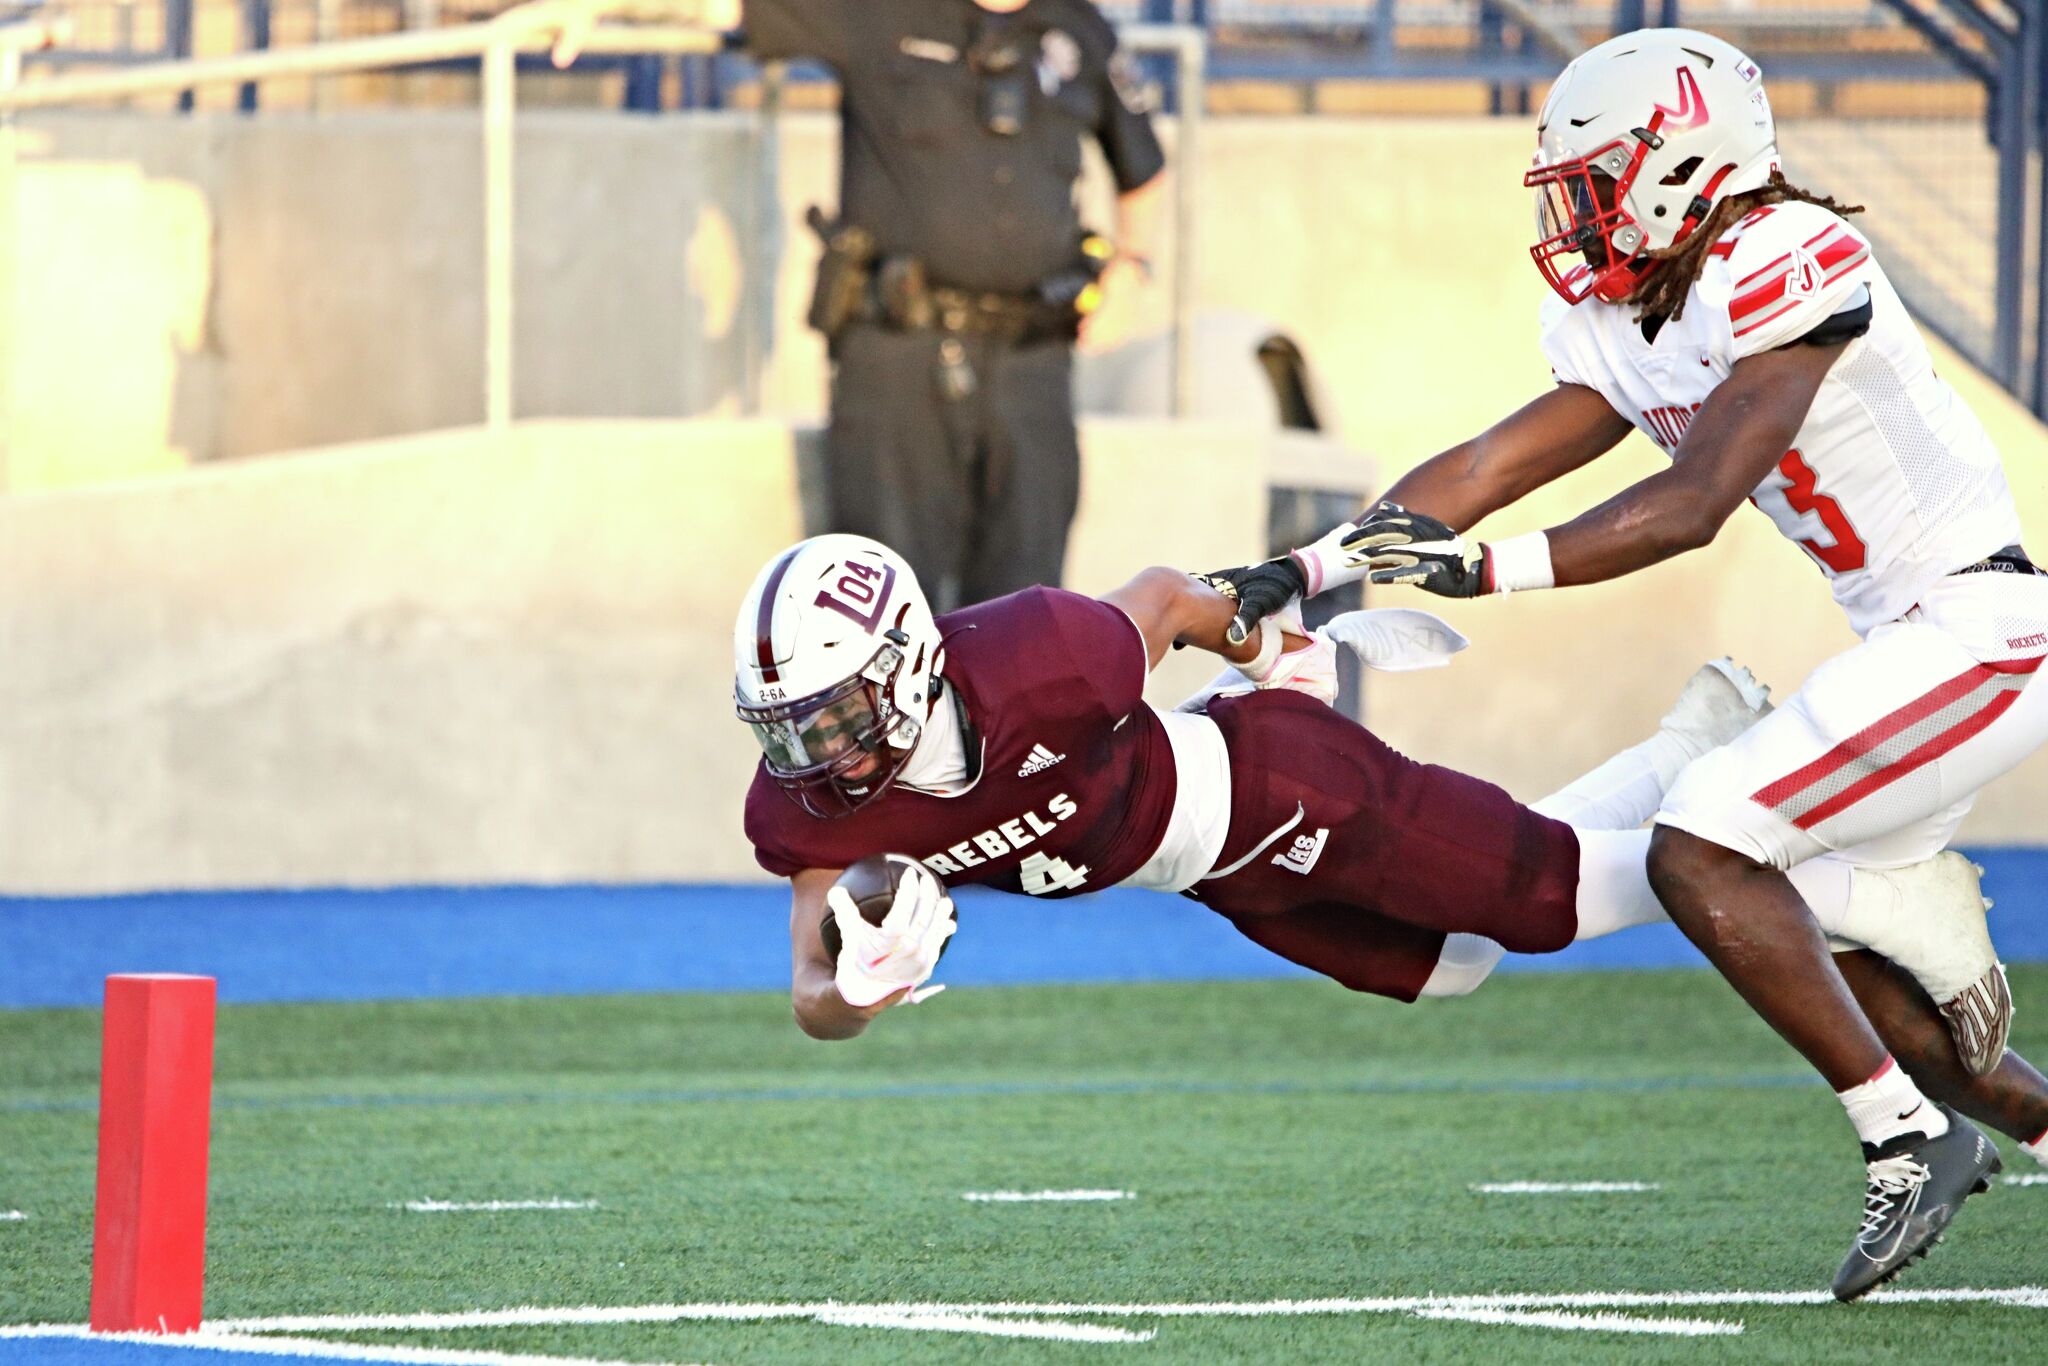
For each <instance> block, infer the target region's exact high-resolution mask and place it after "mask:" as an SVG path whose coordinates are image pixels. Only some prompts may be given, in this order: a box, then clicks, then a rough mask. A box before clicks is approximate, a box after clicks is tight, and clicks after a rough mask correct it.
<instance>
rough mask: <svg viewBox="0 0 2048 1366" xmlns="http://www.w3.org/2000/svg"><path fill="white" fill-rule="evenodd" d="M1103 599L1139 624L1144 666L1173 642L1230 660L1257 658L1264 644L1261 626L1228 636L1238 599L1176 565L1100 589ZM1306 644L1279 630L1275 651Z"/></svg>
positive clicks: (1162, 655)
mask: <svg viewBox="0 0 2048 1366" xmlns="http://www.w3.org/2000/svg"><path fill="white" fill-rule="evenodd" d="M1102 600H1103V601H1104V602H1106V603H1109V604H1110V605H1111V606H1113V607H1116V608H1119V609H1121V610H1122V611H1123V613H1124V615H1125V616H1127V617H1129V618H1130V619H1131V620H1132V622H1134V623H1135V624H1136V625H1137V628H1138V633H1139V634H1140V635H1142V636H1143V637H1144V638H1145V664H1146V667H1147V668H1157V667H1159V661H1160V660H1162V659H1164V658H1165V657H1166V652H1167V651H1168V650H1169V649H1171V648H1173V647H1174V646H1175V645H1176V644H1178V645H1189V646H1193V647H1194V648H1195V649H1198V650H1207V651H1209V652H1210V653H1212V654H1218V655H1221V656H1223V658H1224V659H1226V660H1228V661H1229V662H1231V663H1232V664H1250V663H1252V662H1253V661H1255V660H1257V659H1258V658H1259V657H1260V655H1261V653H1262V647H1263V646H1264V644H1265V639H1264V632H1265V630H1266V628H1264V627H1259V628H1256V629H1254V630H1253V631H1251V632H1250V633H1249V634H1248V635H1246V636H1245V637H1244V638H1242V639H1240V640H1238V641H1235V642H1233V641H1231V640H1229V639H1228V638H1227V636H1226V632H1227V631H1228V629H1229V626H1230V623H1231V620H1232V618H1233V617H1234V616H1235V615H1236V613H1237V608H1238V604H1237V603H1236V602H1235V601H1233V600H1232V599H1231V598H1229V597H1228V596H1226V595H1225V594H1224V593H1223V592H1222V591H1220V590H1218V589H1216V588H1214V587H1211V586H1210V585H1209V584H1208V583H1205V582H1203V581H1202V580H1200V579H1197V578H1192V577H1190V576H1189V575H1187V574H1184V573H1182V572H1181V571H1180V570H1178V569H1168V568H1166V567H1164V566H1154V567H1153V568H1151V569H1147V570H1145V571H1144V572H1143V573H1141V574H1139V575H1138V576H1137V577H1136V578H1134V579H1132V580H1131V581H1130V582H1129V583H1127V584H1125V585H1124V586H1123V587H1121V588H1119V589H1116V590H1115V591H1114V592H1110V593H1105V594H1103V596H1102ZM1308 643H1309V642H1308V640H1307V638H1306V637H1304V636H1298V635H1294V634H1293V633H1291V632H1284V631H1283V632H1282V633H1281V639H1280V648H1279V650H1278V651H1276V652H1275V653H1276V654H1277V653H1284V652H1286V651H1289V650H1297V649H1300V648H1302V647H1303V646H1305V645H1307V644H1308Z"/></svg>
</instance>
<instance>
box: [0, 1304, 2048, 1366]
mask: <svg viewBox="0 0 2048 1366" xmlns="http://www.w3.org/2000/svg"><path fill="white" fill-rule="evenodd" d="M1833 1303H1834V1297H1833V1296H1832V1295H1830V1294H1829V1293H1828V1292H1827V1291H1825V1290H1765V1291H1751V1290H1705V1291H1667V1292H1642V1291H1566V1292H1563V1293H1558V1294H1510V1295H1405V1296H1386V1297H1380V1298H1359V1299H1349V1298H1346V1299H1315V1300H1250V1301H1228V1300H1221V1301H1208V1302H1194V1303H1159V1304H1080V1303H1076V1304H1033V1303H996V1304H943V1303H904V1302H899V1303H890V1304H847V1303H843V1302H841V1301H837V1300H821V1301H813V1302H809V1303H801V1304H770V1303H751V1304H750V1303H744V1302H724V1303H711V1304H648V1305H637V1306H613V1305H585V1306H573V1307H564V1308H553V1309H550V1308H539V1307H534V1306H526V1307H522V1308H515V1309H481V1310H471V1311H468V1312H463V1313H440V1314H323V1315H292V1316H283V1317H275V1318H262V1319H223V1320H220V1321H217V1322H213V1323H209V1324H208V1325H207V1326H206V1330H205V1331H204V1332H201V1333H195V1334H190V1335H187V1336H185V1337H182V1338H162V1337H155V1336H152V1335H148V1334H127V1335H121V1336H125V1337H133V1338H135V1339H136V1340H138V1341H146V1342H153V1343H157V1344H159V1345H164V1346H180V1347H195V1346H219V1347H221V1349H222V1350H228V1351H247V1352H259V1353H260V1352H267V1351H272V1349H273V1348H274V1347H276V1346H277V1344H280V1343H284V1342H289V1341H291V1340H292V1339H285V1338H277V1337H265V1338H260V1339H251V1338H249V1337H247V1336H245V1335H247V1334H254V1333H266V1334H293V1335H296V1337H298V1338H301V1339H310V1338H312V1337H315V1336H324V1335H326V1334H331V1333H361V1332H415V1333H431V1332H444V1331H452V1330H456V1329H479V1328H511V1327H534V1328H537V1327H550V1326H562V1325H588V1324H622V1323H711V1322H721V1323H761V1322H768V1321H773V1320H781V1321H788V1320H800V1319H810V1320H812V1321H814V1322H818V1323H826V1324H834V1325H841V1326H848V1327H864V1328H884V1329H901V1330H908V1331H913V1332H952V1333H967V1334H974V1335H981V1336H989V1337H1020V1338H1041V1339H1054V1340H1059V1341H1068V1342H1092V1343H1101V1344H1105V1345H1107V1344H1115V1343H1139V1342H1149V1341H1152V1340H1153V1339H1154V1337H1155V1336H1156V1334H1157V1332H1158V1330H1157V1329H1156V1328H1114V1327H1107V1326H1103V1325H1098V1324H1084V1323H1061V1322H1047V1320H1062V1319H1077V1318H1085V1319H1141V1320H1142V1319H1186V1318H1293V1317H1302V1316H1306V1315H1318V1314H1410V1315H1415V1316H1418V1317H1422V1318H1429V1319H1438V1320H1449V1321H1455V1322H1464V1323H1476V1324H1488V1325H1499V1326H1508V1327H1525V1328H1541V1329H1551V1330H1561V1331H1567V1332H1610V1333H1637V1334H1643V1333H1650V1334H1664V1335H1668V1336H1675V1337H1706V1336H1731V1335H1734V1334H1737V1333H1740V1332H1742V1331H1743V1325H1742V1324H1741V1323H1740V1322H1739V1321H1728V1320H1720V1319H1702V1318H1676V1317H1674V1318H1657V1317H1649V1316H1645V1315H1639V1314H1622V1313H1613V1312H1602V1311H1613V1310H1627V1309H1687V1308H1693V1309H1697V1308H1706V1307H1713V1308H1732V1309H1739V1308H1745V1307H1765V1306H1787V1305H1791V1306H1820V1305H1833ZM1864 1303H1866V1304H1873V1305H1883V1304H1995V1305H2002V1306H2006V1307H2009V1308H2014V1309H2035V1310H2048V1286H2039V1285H2021V1286H2009V1287H2004V1288H1999V1289H1981V1290H1880V1291H1877V1292H1876V1293H1874V1294H1872V1295H1870V1296H1869V1297H1868V1298H1867V1299H1866V1300H1865V1301H1864ZM1589 1311H1590V1312H1589ZM87 1336H91V1334H90V1333H89V1331H88V1330H87V1329H86V1328H85V1327H84V1326H83V1325H80V1324H21V1325H16V1326H13V1327H0V1340H5V1339H8V1338H30V1337H63V1338H82V1337H87ZM310 1347H319V1348H320V1350H322V1351H325V1352H327V1353H328V1354H329V1355H332V1356H346V1357H349V1358H350V1359H351V1360H361V1361H404V1362H413V1361H416V1362H421V1363H430V1362H432V1363H440V1362H445V1363H449V1366H514V1364H515V1363H522V1362H534V1361H539V1362H544V1363H556V1364H559V1363H562V1362H564V1361H566V1360H569V1359H565V1358H554V1357H537V1356H525V1355H515V1354H505V1353H488V1352H484V1353H459V1352H433V1351H431V1350H429V1349H423V1348H410V1347H408V1348H388V1347H370V1346H367V1345H365V1346H360V1347H358V1346H354V1345H350V1346H348V1347H347V1348H346V1350H343V1349H340V1348H329V1347H328V1346H326V1345H325V1344H320V1343H314V1342H304V1343H301V1345H300V1346H298V1347H295V1348H293V1350H294V1351H301V1352H303V1351H305V1350H308V1348H310ZM401 1353H425V1354H424V1355H411V1356H408V1355H399V1354H401ZM276 1354H285V1353H282V1350H281V1349H279V1351H278V1352H277V1353H276ZM605 1366H613V1364H612V1363H605Z"/></svg>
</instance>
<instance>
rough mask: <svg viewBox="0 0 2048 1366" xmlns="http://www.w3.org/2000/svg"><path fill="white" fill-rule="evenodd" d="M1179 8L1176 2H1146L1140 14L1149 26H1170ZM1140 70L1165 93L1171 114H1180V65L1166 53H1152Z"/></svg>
mask: <svg viewBox="0 0 2048 1366" xmlns="http://www.w3.org/2000/svg"><path fill="white" fill-rule="evenodd" d="M1178 8H1179V6H1178V5H1176V4H1175V3H1174V0H1145V8H1144V9H1143V10H1142V11H1140V14H1141V17H1142V18H1143V19H1144V21H1145V22H1146V23H1148V24H1170V23H1172V22H1173V21H1174V20H1175V19H1176V18H1177V17H1178V16H1177V15H1176V14H1175V13H1174V11H1175V10H1176V9H1178ZM1138 68H1139V70H1141V71H1143V72H1144V73H1145V79H1146V80H1148V81H1151V82H1153V83H1154V84H1156V85H1157V86H1158V87H1159V88H1160V90H1161V91H1163V92H1164V94H1165V98H1164V100H1163V101H1162V103H1164V105H1165V106H1166V109H1167V110H1168V111H1169V112H1174V113H1178V112H1179V110H1180V81H1179V76H1178V73H1179V66H1178V64H1177V63H1176V62H1175V61H1174V60H1173V59H1172V58H1171V57H1168V56H1167V55H1166V54H1164V53H1160V52H1152V53H1147V54H1146V55H1145V56H1143V57H1141V58H1140V59H1139V61H1138Z"/></svg>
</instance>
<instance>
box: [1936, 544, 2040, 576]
mask: <svg viewBox="0 0 2048 1366" xmlns="http://www.w3.org/2000/svg"><path fill="white" fill-rule="evenodd" d="M1955 572H1956V573H1957V574H2048V569H2043V568H2041V567H2040V566H2039V565H2037V564H2035V563H2034V562H2033V561H2032V560H2030V559H2028V558H2027V552H2026V549H2025V547H2023V546H2020V545H2017V544H2015V545H2009V546H2007V547H2006V548H2005V549H2003V550H2000V551H1997V552H1995V553H1993V554H1990V555H1986V556H1985V557H1984V558H1983V559H1981V560H1979V561H1977V563H1975V564H1972V565H1965V566H1964V567H1963V568H1961V569H1958V570H1956V571H1955Z"/></svg>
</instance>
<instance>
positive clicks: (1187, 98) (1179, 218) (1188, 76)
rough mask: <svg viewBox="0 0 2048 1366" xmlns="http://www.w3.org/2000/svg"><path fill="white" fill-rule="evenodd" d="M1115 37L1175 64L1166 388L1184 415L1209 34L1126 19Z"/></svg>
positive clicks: (1190, 376)
mask: <svg viewBox="0 0 2048 1366" xmlns="http://www.w3.org/2000/svg"><path fill="white" fill-rule="evenodd" d="M1117 41H1118V42H1119V43H1120V44H1121V45H1122V46H1124V47H1126V48H1128V49H1129V50H1131V51H1132V52H1161V53H1166V54H1168V55H1170V56H1172V57H1173V59H1174V61H1175V62H1176V64H1177V66H1178V71H1177V76H1178V83H1179V87H1180V136H1179V140H1178V141H1177V142H1176V144H1175V146H1174V149H1173V153H1174V160H1175V162H1176V163H1177V164H1176V165H1175V167H1174V170H1173V280H1172V284H1171V289H1172V293H1171V296H1170V298H1171V309H1172V313H1171V317H1170V321H1169V324H1168V325H1169V327H1170V328H1171V330H1172V334H1173V374H1172V376H1171V378H1170V381H1169V384H1168V387H1167V393H1168V394H1169V395H1170V396H1171V401H1172V405H1173V406H1172V408H1171V409H1170V411H1171V413H1172V415H1173V416H1175V417H1186V416H1187V415H1188V413H1189V412H1190V411H1191V409H1190V401H1191V400H1192V398H1193V394H1194V376H1195V370H1194V358H1195V340H1194V334H1195V329H1194V316H1195V313H1194V310H1195V250H1194V244H1195V218H1196V212H1195V182H1196V180H1197V179H1198V178H1199V176H1200V171H1199V169H1198V168H1197V166H1196V161H1195V159H1196V156H1197V154H1198V149H1199V148H1200V145H1201V132H1202V120H1203V117H1204V115H1205V114H1206V113H1207V109H1208V103H1209V38H1208V35H1207V34H1206V33H1204V32H1203V31H1202V29H1201V27H1200V26H1199V25H1196V24H1125V25H1124V26H1123V27H1121V28H1119V29H1118V30H1117Z"/></svg>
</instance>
